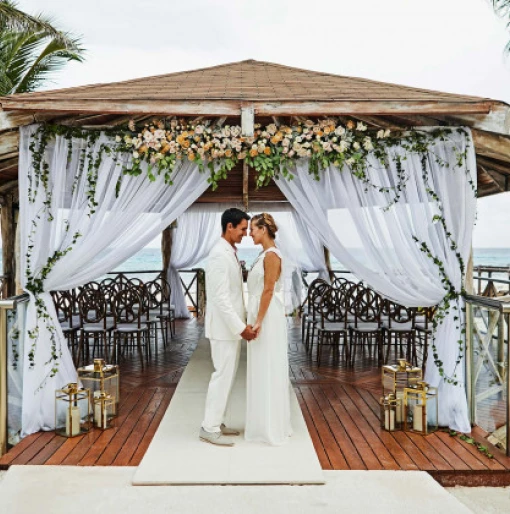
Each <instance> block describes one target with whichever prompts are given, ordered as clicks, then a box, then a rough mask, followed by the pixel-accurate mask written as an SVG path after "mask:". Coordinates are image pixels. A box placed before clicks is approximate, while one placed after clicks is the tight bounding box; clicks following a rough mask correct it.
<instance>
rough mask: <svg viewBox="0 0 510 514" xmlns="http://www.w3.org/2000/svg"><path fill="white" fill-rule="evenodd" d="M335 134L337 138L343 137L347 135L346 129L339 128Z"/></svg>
mask: <svg viewBox="0 0 510 514" xmlns="http://www.w3.org/2000/svg"><path fill="white" fill-rule="evenodd" d="M335 134H336V135H337V136H343V135H344V134H345V129H344V128H343V127H342V126H339V127H337V128H336V129H335Z"/></svg>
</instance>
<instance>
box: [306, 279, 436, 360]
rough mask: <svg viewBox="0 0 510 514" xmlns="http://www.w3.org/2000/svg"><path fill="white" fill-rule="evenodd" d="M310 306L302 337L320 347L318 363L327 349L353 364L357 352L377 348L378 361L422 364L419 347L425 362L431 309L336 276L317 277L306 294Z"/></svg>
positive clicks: (312, 345) (309, 349) (370, 352)
mask: <svg viewBox="0 0 510 514" xmlns="http://www.w3.org/2000/svg"><path fill="white" fill-rule="evenodd" d="M306 304H307V309H306V311H305V312H304V313H303V316H302V321H301V322H302V326H301V331H302V339H303V341H304V344H305V347H306V349H307V351H308V352H310V353H312V352H313V348H314V345H316V346H317V364H318V365H319V366H320V364H321V359H322V353H323V347H324V346H329V347H332V349H333V356H334V358H336V359H338V358H339V354H340V350H341V349H342V350H343V354H344V359H345V361H346V363H347V364H348V365H350V366H354V363H355V358H356V354H357V353H358V351H362V352H365V351H368V353H369V356H372V354H373V353H374V352H375V351H377V362H378V365H381V364H382V363H386V362H388V361H389V358H390V354H391V353H392V351H393V357H394V358H395V359H397V358H405V359H406V360H408V361H409V362H411V363H413V364H414V365H416V366H418V365H419V364H418V348H420V347H421V350H422V365H423V366H424V365H425V363H426V361H427V351H428V342H429V338H430V336H431V334H432V327H431V322H430V320H431V318H432V315H433V309H432V308H415V307H405V306H403V305H399V304H397V303H394V302H392V301H390V300H387V299H385V298H383V297H382V296H380V295H379V294H377V293H376V292H375V291H374V290H373V289H370V288H369V287H366V286H365V285H364V284H363V283H362V282H358V283H356V282H352V281H350V280H347V279H345V278H336V279H335V280H334V282H333V283H332V284H328V283H327V282H326V281H324V280H322V279H316V280H314V281H313V282H312V283H311V284H310V286H309V288H308V295H307V301H306Z"/></svg>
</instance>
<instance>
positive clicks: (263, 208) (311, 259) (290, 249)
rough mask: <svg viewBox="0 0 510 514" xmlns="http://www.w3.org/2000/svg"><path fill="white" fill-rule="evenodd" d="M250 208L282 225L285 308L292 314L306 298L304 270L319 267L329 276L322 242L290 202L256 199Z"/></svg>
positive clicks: (279, 239) (278, 242) (279, 234)
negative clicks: (302, 274)
mask: <svg viewBox="0 0 510 514" xmlns="http://www.w3.org/2000/svg"><path fill="white" fill-rule="evenodd" d="M250 211H251V213H252V214H253V215H254V214H259V213H261V212H268V213H269V214H271V215H272V216H273V217H274V220H275V222H276V225H277V226H278V232H277V233H276V241H275V242H276V245H277V246H278V247H279V248H280V250H281V252H282V254H283V257H284V258H283V263H284V269H283V272H284V278H285V281H284V292H285V311H286V313H287V314H291V313H292V312H294V310H295V309H297V308H298V307H299V306H300V305H301V304H302V302H303V299H304V298H303V287H304V284H303V280H302V279H301V271H310V272H311V271H317V272H318V273H319V276H320V277H321V278H324V279H326V280H329V276H328V272H327V268H326V262H325V260H324V250H323V246H322V242H321V240H320V239H319V238H318V237H317V235H315V234H314V233H313V231H312V230H311V229H310V227H309V226H308V225H307V224H306V223H305V222H304V221H303V218H302V217H301V216H300V215H299V213H297V212H296V211H295V210H294V208H293V207H292V206H291V205H289V204H284V203H276V202H255V203H253V204H251V205H250Z"/></svg>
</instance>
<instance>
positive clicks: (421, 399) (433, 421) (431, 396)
mask: <svg viewBox="0 0 510 514" xmlns="http://www.w3.org/2000/svg"><path fill="white" fill-rule="evenodd" d="M437 399H438V396H437V387H432V386H429V385H428V384H427V383H426V382H421V381H420V382H418V383H417V384H416V386H414V387H409V388H408V387H406V388H405V389H404V414H405V416H404V428H405V430H407V431H410V432H416V433H417V434H421V435H427V434H430V433H432V432H435V431H436V430H437V428H438V401H437Z"/></svg>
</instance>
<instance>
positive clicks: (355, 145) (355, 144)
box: [352, 141, 361, 150]
mask: <svg viewBox="0 0 510 514" xmlns="http://www.w3.org/2000/svg"><path fill="white" fill-rule="evenodd" d="M352 147H353V148H354V150H359V149H360V148H361V146H360V145H359V143H358V142H357V141H356V142H355V143H353V145H352Z"/></svg>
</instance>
